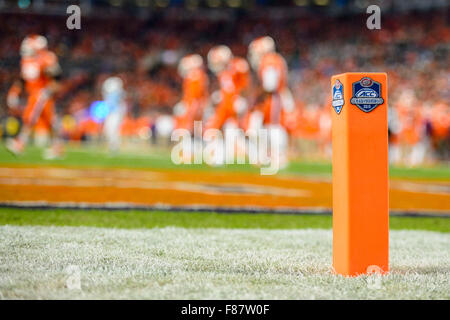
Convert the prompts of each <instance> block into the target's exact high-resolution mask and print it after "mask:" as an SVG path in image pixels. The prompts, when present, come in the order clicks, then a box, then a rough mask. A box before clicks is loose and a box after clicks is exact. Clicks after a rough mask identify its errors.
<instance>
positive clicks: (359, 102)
mask: <svg viewBox="0 0 450 320" xmlns="http://www.w3.org/2000/svg"><path fill="white" fill-rule="evenodd" d="M352 87H353V94H352V98H351V99H350V103H351V104H354V105H355V106H357V107H358V108H359V109H361V110H362V111H364V112H370V111H372V110H373V109H375V108H376V107H378V106H379V105H380V104H383V103H384V99H383V98H382V97H381V84H380V83H378V82H376V81H373V80H372V79H370V78H368V77H365V78H362V79H361V80H359V81H357V82H353V85H352Z"/></svg>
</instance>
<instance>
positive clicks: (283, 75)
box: [258, 52, 288, 92]
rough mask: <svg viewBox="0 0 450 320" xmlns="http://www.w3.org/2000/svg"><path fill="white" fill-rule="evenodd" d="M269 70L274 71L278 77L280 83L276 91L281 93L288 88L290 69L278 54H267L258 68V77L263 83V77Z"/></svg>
mask: <svg viewBox="0 0 450 320" xmlns="http://www.w3.org/2000/svg"><path fill="white" fill-rule="evenodd" d="M269 69H271V70H274V71H275V72H276V73H277V75H278V83H277V86H276V91H277V92H279V91H281V90H283V89H284V88H285V87H286V86H287V77H288V69H287V64H286V60H284V58H283V57H282V56H281V55H280V54H278V53H276V52H270V53H267V54H265V55H264V56H263V57H262V59H261V62H260V64H259V68H258V77H259V79H260V80H261V82H263V77H264V74H265V72H266V71H268V70H269Z"/></svg>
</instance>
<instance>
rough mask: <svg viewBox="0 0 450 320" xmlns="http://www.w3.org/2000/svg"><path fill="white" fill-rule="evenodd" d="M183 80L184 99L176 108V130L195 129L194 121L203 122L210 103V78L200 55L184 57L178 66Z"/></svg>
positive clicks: (191, 130)
mask: <svg viewBox="0 0 450 320" xmlns="http://www.w3.org/2000/svg"><path fill="white" fill-rule="evenodd" d="M178 73H179V75H180V76H181V78H182V79H183V85H182V91H183V92H182V98H181V101H180V102H179V103H178V104H177V105H176V106H175V107H174V116H175V120H176V128H183V129H187V130H189V131H190V132H191V133H192V132H193V129H194V121H201V120H202V117H203V111H204V109H205V107H206V105H207V103H208V100H209V99H208V83H209V81H208V76H207V74H206V71H205V70H204V65H203V58H202V57H201V56H200V55H198V54H190V55H187V56H185V57H183V58H182V59H181V60H180V63H179V65H178Z"/></svg>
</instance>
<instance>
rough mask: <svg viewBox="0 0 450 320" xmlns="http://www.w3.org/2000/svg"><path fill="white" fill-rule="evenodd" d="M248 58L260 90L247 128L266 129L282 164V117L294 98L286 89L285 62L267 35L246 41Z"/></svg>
mask: <svg viewBox="0 0 450 320" xmlns="http://www.w3.org/2000/svg"><path fill="white" fill-rule="evenodd" d="M248 59H249V61H250V64H251V66H252V68H253V70H254V71H255V73H256V74H257V76H258V79H259V81H260V86H261V89H262V92H263V96H262V99H261V102H260V103H258V104H257V105H256V107H255V109H254V110H253V111H252V113H251V115H250V117H249V125H248V129H250V131H251V132H257V130H258V129H259V128H261V127H264V128H266V129H267V130H268V136H269V137H270V143H271V144H272V143H275V144H277V145H278V150H279V163H280V166H281V167H283V166H285V165H286V164H287V147H288V135H287V128H288V122H287V121H286V119H289V117H290V116H291V115H292V114H293V112H294V111H295V102H294V98H293V95H292V93H291V91H290V89H289V88H288V68H287V63H286V61H285V59H284V58H283V57H282V56H281V55H280V54H279V53H277V52H276V50H275V41H274V40H273V39H272V38H271V37H269V36H265V37H260V38H257V39H255V40H253V41H252V42H251V43H250V45H249V48H248ZM272 156H273V155H272Z"/></svg>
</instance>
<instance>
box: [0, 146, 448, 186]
mask: <svg viewBox="0 0 450 320" xmlns="http://www.w3.org/2000/svg"><path fill="white" fill-rule="evenodd" d="M41 153H42V150H40V149H38V148H33V147H31V148H28V149H27V150H26V152H25V154H23V155H21V156H19V157H15V156H13V155H11V154H10V153H8V152H7V151H6V149H5V148H4V147H3V146H2V147H0V166H1V165H7V164H22V165H44V166H45V165H52V166H55V165H56V166H76V167H118V168H136V169H143V168H147V169H150V168H153V169H174V170H185V169H189V170H233V171H244V172H253V173H259V168H255V167H252V166H250V165H226V166H223V167H218V168H212V167H209V166H207V165H199V164H197V165H194V164H193V165H175V164H173V163H172V162H171V160H170V153H169V151H168V150H162V149H156V148H153V149H152V148H148V151H145V152H142V151H138V149H133V150H131V151H130V152H126V153H120V154H117V155H114V156H110V155H108V153H107V152H106V151H105V150H104V149H102V148H99V147H98V146H83V147H74V146H72V147H68V148H67V152H66V155H65V157H64V159H61V160H44V159H43V158H42V156H41ZM279 173H280V174H300V175H310V176H331V164H330V162H326V161H323V160H322V161H315V162H312V161H305V160H297V161H292V162H291V163H290V164H289V166H288V167H287V168H286V169H283V170H281V171H280V172H279ZM389 174H390V176H391V177H392V178H405V179H418V180H420V179H423V180H441V181H450V165H449V164H441V165H435V166H428V167H420V168H406V167H391V168H390V170H389Z"/></svg>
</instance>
